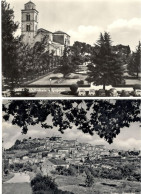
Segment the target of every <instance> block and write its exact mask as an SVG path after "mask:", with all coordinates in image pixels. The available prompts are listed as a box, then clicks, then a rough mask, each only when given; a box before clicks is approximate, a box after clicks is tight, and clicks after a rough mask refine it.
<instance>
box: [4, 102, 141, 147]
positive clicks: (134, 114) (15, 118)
mask: <svg viewBox="0 0 141 194" xmlns="http://www.w3.org/2000/svg"><path fill="white" fill-rule="evenodd" d="M88 113H89V114H88ZM50 117H51V118H52V121H50V119H49V120H48V118H50ZM3 119H4V120H5V121H9V120H10V122H11V123H12V124H13V125H17V126H19V127H20V128H21V129H22V133H24V134H26V133H27V131H28V126H29V125H32V126H34V125H37V124H40V125H41V127H42V128H45V129H48V128H51V129H52V128H53V127H56V128H57V129H58V131H60V132H61V133H64V131H65V130H66V129H68V128H70V129H71V128H72V126H74V125H75V126H76V128H77V129H78V130H81V131H82V132H83V133H89V134H90V135H93V134H94V132H95V133H96V134H98V135H99V136H100V137H101V138H104V139H105V140H106V141H107V142H108V143H112V142H113V138H116V136H117V135H118V134H119V133H120V129H121V128H123V127H129V126H130V124H131V123H133V122H138V121H140V100H116V101H114V100H112V101H110V100H95V101H94V100H12V101H9V102H8V103H7V104H3Z"/></svg>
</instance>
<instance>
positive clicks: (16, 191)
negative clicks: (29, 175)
mask: <svg viewBox="0 0 141 194" xmlns="http://www.w3.org/2000/svg"><path fill="white" fill-rule="evenodd" d="M2 194H32V190H31V187H30V184H29V183H3V185H2Z"/></svg>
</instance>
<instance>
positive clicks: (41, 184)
mask: <svg viewBox="0 0 141 194" xmlns="http://www.w3.org/2000/svg"><path fill="white" fill-rule="evenodd" d="M31 187H32V190H33V192H34V191H47V190H53V191H55V190H56V189H57V184H56V183H55V182H54V180H53V179H52V178H51V177H49V176H42V175H41V174H37V176H36V177H35V178H34V179H32V180H31Z"/></svg>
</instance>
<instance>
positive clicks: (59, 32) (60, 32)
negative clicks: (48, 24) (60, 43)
mask: <svg viewBox="0 0 141 194" xmlns="http://www.w3.org/2000/svg"><path fill="white" fill-rule="evenodd" d="M53 34H66V35H68V34H67V33H65V32H62V31H56V32H54V33H53ZM68 36H69V35H68Z"/></svg>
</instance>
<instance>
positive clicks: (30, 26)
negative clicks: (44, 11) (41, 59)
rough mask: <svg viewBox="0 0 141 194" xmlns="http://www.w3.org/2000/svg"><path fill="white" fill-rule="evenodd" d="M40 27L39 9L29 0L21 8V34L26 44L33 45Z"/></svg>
mask: <svg viewBox="0 0 141 194" xmlns="http://www.w3.org/2000/svg"><path fill="white" fill-rule="evenodd" d="M37 29H38V11H37V10H36V5H35V4H34V3H32V2H31V1H29V2H28V3H26V4H25V5H24V9H23V10H21V35H22V36H23V38H22V40H23V42H24V43H25V44H29V45H31V44H32V43H33V42H34V37H35V35H36V33H37Z"/></svg>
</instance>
